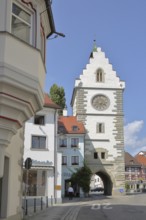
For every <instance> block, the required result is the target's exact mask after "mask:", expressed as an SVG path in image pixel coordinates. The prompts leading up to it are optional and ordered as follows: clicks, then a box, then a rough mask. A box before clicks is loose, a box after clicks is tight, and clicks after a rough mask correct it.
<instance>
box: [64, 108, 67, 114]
mask: <svg viewBox="0 0 146 220" xmlns="http://www.w3.org/2000/svg"><path fill="white" fill-rule="evenodd" d="M63 116H67V108H66V107H65V108H64V109H63Z"/></svg>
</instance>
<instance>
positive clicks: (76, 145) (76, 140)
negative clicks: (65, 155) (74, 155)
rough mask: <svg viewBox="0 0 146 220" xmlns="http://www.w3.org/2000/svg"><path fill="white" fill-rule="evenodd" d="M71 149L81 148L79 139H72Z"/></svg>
mask: <svg viewBox="0 0 146 220" xmlns="http://www.w3.org/2000/svg"><path fill="white" fill-rule="evenodd" d="M73 140H74V141H73ZM72 142H74V144H72ZM76 142H77V143H76ZM71 147H79V138H78V137H72V138H71Z"/></svg>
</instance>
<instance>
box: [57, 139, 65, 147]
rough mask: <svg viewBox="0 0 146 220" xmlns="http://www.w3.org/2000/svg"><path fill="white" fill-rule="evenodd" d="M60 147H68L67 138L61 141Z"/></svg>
mask: <svg viewBox="0 0 146 220" xmlns="http://www.w3.org/2000/svg"><path fill="white" fill-rule="evenodd" d="M59 147H67V138H63V139H61V138H60V139H59Z"/></svg>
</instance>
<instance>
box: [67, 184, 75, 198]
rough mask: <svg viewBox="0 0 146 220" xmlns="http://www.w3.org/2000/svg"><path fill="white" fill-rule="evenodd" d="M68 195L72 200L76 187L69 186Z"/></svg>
mask: <svg viewBox="0 0 146 220" xmlns="http://www.w3.org/2000/svg"><path fill="white" fill-rule="evenodd" d="M68 195H69V200H71V199H72V198H73V195H74V189H73V188H72V186H69V187H68Z"/></svg>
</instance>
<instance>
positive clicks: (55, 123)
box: [54, 110, 57, 203]
mask: <svg viewBox="0 0 146 220" xmlns="http://www.w3.org/2000/svg"><path fill="white" fill-rule="evenodd" d="M56 116H57V110H55V113H54V201H55V203H56V201H57V198H56V171H57V149H56V148H57V122H56Z"/></svg>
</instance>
